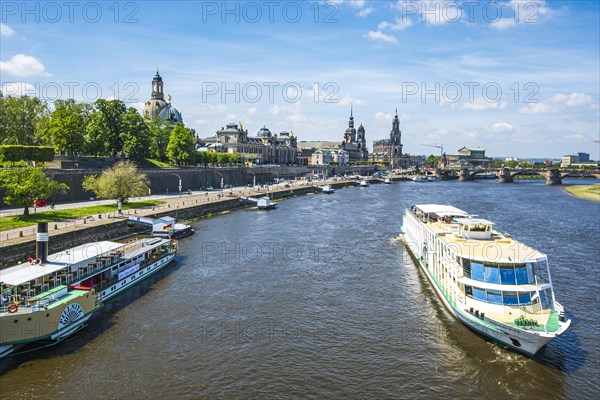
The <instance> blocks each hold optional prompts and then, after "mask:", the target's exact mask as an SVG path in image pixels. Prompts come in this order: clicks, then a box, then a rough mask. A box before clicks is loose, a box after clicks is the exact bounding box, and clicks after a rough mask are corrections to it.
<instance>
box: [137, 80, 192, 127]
mask: <svg viewBox="0 0 600 400" xmlns="http://www.w3.org/2000/svg"><path fill="white" fill-rule="evenodd" d="M144 118H145V119H146V120H147V121H154V119H156V118H158V120H159V121H160V122H165V121H168V122H169V124H170V125H171V126H175V124H176V123H178V122H181V123H183V118H182V116H181V113H180V112H179V111H178V110H177V109H176V108H175V107H173V106H172V105H171V96H169V102H166V101H165V95H164V91H163V80H162V77H161V76H160V74H159V73H158V71H156V75H155V76H154V78H153V79H152V95H151V97H150V100H148V101H147V102H146V104H145V105H144Z"/></svg>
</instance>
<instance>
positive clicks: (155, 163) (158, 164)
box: [140, 158, 174, 168]
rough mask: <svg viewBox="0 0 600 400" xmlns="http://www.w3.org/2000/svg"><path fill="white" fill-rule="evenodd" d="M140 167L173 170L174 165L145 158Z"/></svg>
mask: <svg viewBox="0 0 600 400" xmlns="http://www.w3.org/2000/svg"><path fill="white" fill-rule="evenodd" d="M140 166H141V167H142V168H173V167H174V165H171V164H168V163H165V162H162V161H158V160H153V159H151V158H144V160H143V161H142V162H141V163H140Z"/></svg>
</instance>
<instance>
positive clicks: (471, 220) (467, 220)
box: [454, 218, 494, 225]
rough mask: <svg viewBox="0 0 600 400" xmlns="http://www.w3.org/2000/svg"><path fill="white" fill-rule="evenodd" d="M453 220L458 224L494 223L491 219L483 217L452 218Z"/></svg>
mask: <svg viewBox="0 0 600 400" xmlns="http://www.w3.org/2000/svg"><path fill="white" fill-rule="evenodd" d="M454 222H455V223H457V224H460V225H494V223H493V222H492V221H489V220H487V219H483V218H454Z"/></svg>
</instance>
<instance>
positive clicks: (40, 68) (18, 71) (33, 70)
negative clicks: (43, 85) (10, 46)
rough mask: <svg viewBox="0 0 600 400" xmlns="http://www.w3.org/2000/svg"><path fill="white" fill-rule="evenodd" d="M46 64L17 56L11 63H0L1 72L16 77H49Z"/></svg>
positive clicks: (23, 56) (20, 55)
mask: <svg viewBox="0 0 600 400" xmlns="http://www.w3.org/2000/svg"><path fill="white" fill-rule="evenodd" d="M45 69H46V68H45V67H44V64H42V63H41V62H39V61H38V59H37V58H35V57H32V56H26V55H25V54H17V55H15V56H13V58H11V59H10V60H9V61H6V62H4V61H0V71H1V72H4V73H7V74H10V75H15V76H37V75H41V76H47V75H48V74H47V73H46V72H45Z"/></svg>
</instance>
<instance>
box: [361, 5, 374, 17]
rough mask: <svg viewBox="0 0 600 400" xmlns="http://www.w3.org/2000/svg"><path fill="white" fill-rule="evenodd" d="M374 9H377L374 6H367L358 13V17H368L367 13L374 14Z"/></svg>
mask: <svg viewBox="0 0 600 400" xmlns="http://www.w3.org/2000/svg"><path fill="white" fill-rule="evenodd" d="M373 11H375V9H374V8H373V7H367V8H363V9H362V10H360V11H359V12H358V13H357V14H356V15H357V16H358V17H366V16H367V15H370V14H373Z"/></svg>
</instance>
